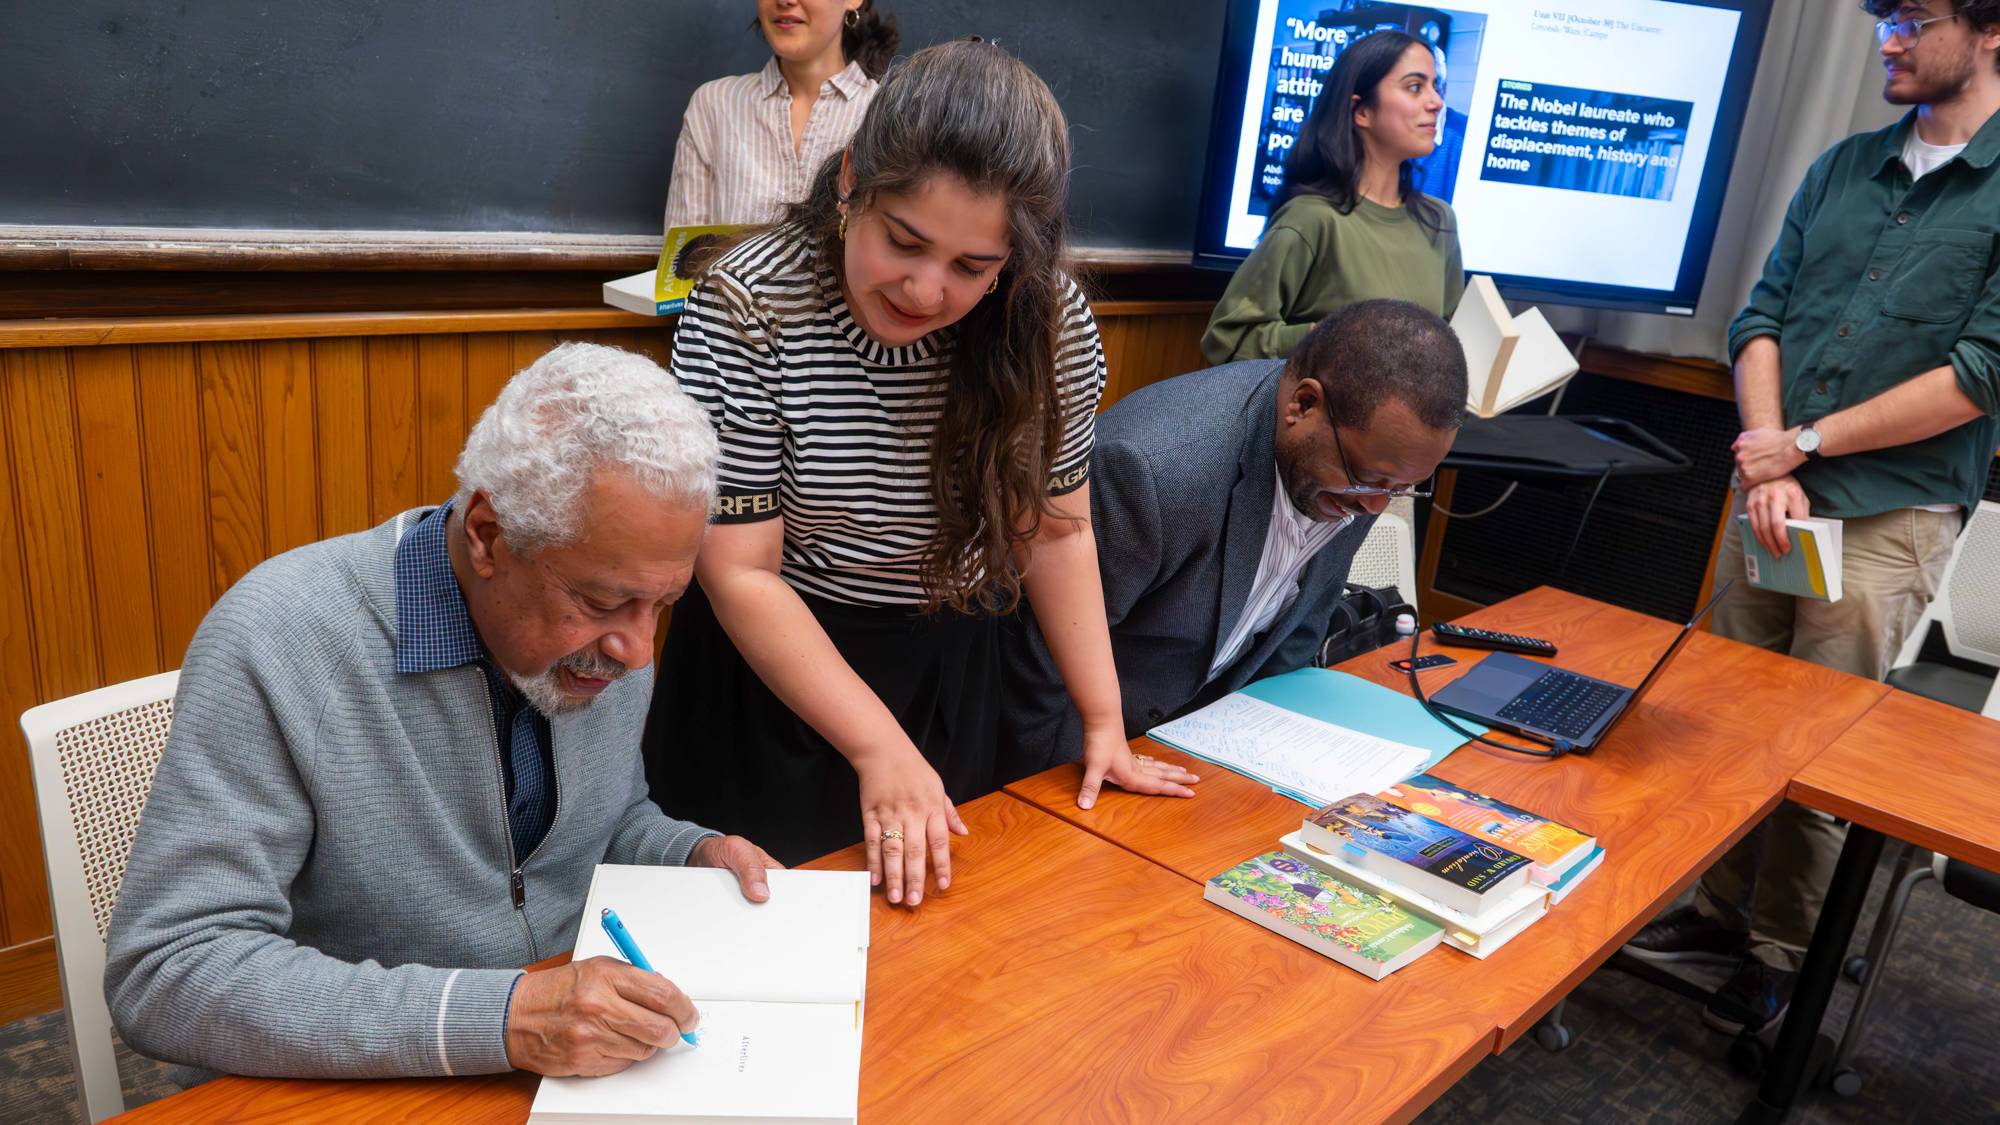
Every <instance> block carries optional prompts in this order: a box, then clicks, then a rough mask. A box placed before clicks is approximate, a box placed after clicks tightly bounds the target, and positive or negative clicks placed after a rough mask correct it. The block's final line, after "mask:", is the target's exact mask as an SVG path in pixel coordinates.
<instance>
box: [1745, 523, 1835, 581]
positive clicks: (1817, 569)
mask: <svg viewBox="0 0 2000 1125" xmlns="http://www.w3.org/2000/svg"><path fill="white" fill-rule="evenodd" d="M1840 526H1841V525H1840V521H1839V520H1786V521H1785V534H1786V535H1788V536H1790V537H1791V541H1792V549H1791V550H1789V551H1787V552H1785V555H1784V557H1783V558H1780V557H1778V556H1777V555H1774V554H1772V553H1771V552H1769V551H1767V550H1765V549H1764V545H1763V544H1762V543H1759V542H1757V534H1756V533H1755V532H1753V531H1751V530H1750V517H1749V516H1747V515H1744V516H1737V517H1736V533H1737V534H1738V535H1740V536H1742V537H1743V573H1744V577H1745V578H1747V579H1749V580H1750V584H1751V585H1752V586H1755V587H1757V588H1758V589H1760V590H1774V591H1776V592H1778V593H1780V594H1791V595H1792V596H1794V597H1800V598H1817V599H1818V600H1820V601H1823V602H1837V601H1839V600H1840Z"/></svg>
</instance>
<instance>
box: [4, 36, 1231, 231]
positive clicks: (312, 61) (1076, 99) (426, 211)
mask: <svg viewBox="0 0 2000 1125" xmlns="http://www.w3.org/2000/svg"><path fill="white" fill-rule="evenodd" d="M878 3H879V4H880V6H881V8H882V10H884V11H885V12H887V13H889V14H893V15H894V16H895V17H896V18H897V20H898V24H899V26H900V28H901V30H902V32H903V44H904V47H903V51H904V53H906V54H907V53H908V52H909V51H911V50H914V49H916V48H918V47H921V46H923V45H925V44H928V43H934V42H938V41H941V40H944V39H949V38H953V37H956V36H961V35H966V34H980V35H984V36H986V37H987V38H989V39H993V40H996V41H998V42H999V43H1000V44H1001V45H1002V46H1004V47H1006V48H1008V49H1009V50H1012V51H1013V52H1014V53H1015V54H1017V55H1019V56H1020V57H1021V58H1023V59H1024V60H1026V61H1027V62H1028V63H1029V64H1030V65H1031V66H1033V67H1034V68H1035V69H1036V71H1037V72H1039V73H1040V74H1041V75H1042V76H1043V78H1044V79H1046V80H1047V81H1048V83H1049V85H1050V87H1051V88H1052V89H1053V90H1054V91H1055V93H1056V96H1057V97H1058V98H1059V99H1060V100H1061V102H1062V104H1063V107H1064V110H1065V111H1066V112H1067V113H1068V115H1069V120H1070V124H1071V126H1072V132H1073V135H1074V138H1075V141H1074V150H1075V159H1076V172H1075V178H1074V181H1073V188H1072V198H1073V205H1072V210H1073V215H1074V218H1075V221H1076V236H1077V241H1078V243H1079V244H1080V245H1085V246H1095V247H1129V248H1135V249H1152V250H1186V249H1188V248H1189V247H1190V245H1191V242H1192V237H1193V229H1194V217H1195V208H1196V204H1197V202H1198V199H1199V195H1200V180H1201V171H1202V168H1201V164H1202V160H1203V153H1204V149H1205V145H1206V141H1207V136H1208V113H1209V104H1210V101H1211V96H1212V94H1213V92H1214V87H1215V73H1216V65H1217V61H1218V60H1217V52H1218V50H1219V43H1220V29H1221V22H1222V7H1223V6H1222V5H1221V4H1220V3H1217V2H1215V0H1088V2H1078V0H1026V2H1023V0H1009V2H1005V3H1000V2H994V0H984V2H978V3H974V2H969V0H955V2H954V0H947V2H941V3H940V2H934V0H878ZM755 10H756V7H755V5H754V4H753V3H751V2H750V0H733V2H725V0H664V2H663V0H591V2H588V3H577V2H569V3H565V2H551V0H483V2H480V3H470V2H464V0H460V2H457V3H426V2H421V0H393V2H377V0H338V2H314V3H303V4H291V3H269V2H260V3H245V2H241V0H198V2H192V3H188V2H184V3H178V4H166V3H158V2H141V0H125V2H117V0H65V2H64V3H60V4H25V3H24V4H17V5H10V6H9V14H8V16H7V20H6V25H7V26H6V30H5V32H4V33H0V105H5V106H6V107H7V111H6V112H5V113H4V114H0V152H4V153H6V154H7V157H6V163H7V165H8V168H7V169H6V171H5V173H4V174H0V223H6V224H25V225H32V226H92V227H128V226H138V227H160V226H164V227H183V226H187V227H227V228H238V229H257V230H273V229H276V230H294V229H296V230H433V231H439V230H441V231H480V232H508V231H524V232H525V231H546V232H558V233H565V234H644V233H654V232H657V231H658V229H659V223H660V212H661V208H662V206H663V204H664V201H665V198H666V190H667V183H668V180H669V178H670V176H671V170H672V166H673V150H674V140H675V136H676V134H677V133H678V131H679V128H680V118H681V112H682V110H683V109H684V108H685V106H686V104H687V100H688V95H689V94H690V93H692V92H693V90H694V88H695V87H696V86H697V85H699V84H700V83H702V82H704V81H707V80H708V79H711V78H718V77H721V76H723V75H727V74H737V73H744V72H748V71H753V70H756V69H758V68H759V67H761V66H762V65H763V63H764V61H765V60H766V59H767V58H769V52H768V49H766V48H765V46H764V44H763V41H762V39H761V38H759V37H758V35H757V33H756V32H755V31H754V30H751V28H750V26H749V25H750V22H751V20H752V18H753V17H754V15H755Z"/></svg>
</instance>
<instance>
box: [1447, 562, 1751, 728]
mask: <svg viewBox="0 0 2000 1125" xmlns="http://www.w3.org/2000/svg"><path fill="white" fill-rule="evenodd" d="M1735 584H1736V580H1735V579H1733V578H1732V579H1730V580H1729V581H1727V582H1725V583H1723V584H1722V588H1721V589H1719V590H1717V591H1716V592H1715V594H1714V595H1713V596H1711V597H1710V598H1709V599H1708V601H1707V602H1706V603H1704V604H1703V605H1702V607H1701V608H1700V609H1698V610H1695V611H1694V616H1693V617H1690V618H1688V623H1687V624H1686V625H1683V626H1681V633H1680V636H1678V637H1675V638H1674V643H1673V644H1670V645H1668V646H1667V651H1665V652H1663V653H1661V654H1660V659H1659V660H1657V661H1655V662H1654V664H1653V670H1652V671H1650V672H1648V673H1646V678H1645V679H1643V680H1641V681H1639V686H1638V687H1636V688H1628V687H1620V686H1619V685H1617V684H1614V683H1608V682H1606V681H1604V680H1600V679H1597V678H1595V677H1593V676H1579V675H1577V674H1576V673H1575V672H1566V671H1564V670H1563V669H1561V668H1556V667H1552V666H1550V665H1547V664H1542V663H1540V662H1538V661H1534V660H1530V659H1528V658H1527V657H1525V656H1516V655H1514V654H1513V653H1511V652H1496V653H1493V654H1491V655H1490V656H1488V657H1487V658H1486V659H1484V660H1481V661H1480V662H1479V663H1477V664H1475V665H1473V666H1472V669H1471V670H1470V671H1468V672H1467V673H1466V674H1465V675H1463V676H1460V677H1459V678H1458V679H1456V680H1453V681H1452V682H1451V683H1449V684H1446V685H1445V686H1444V687H1442V688H1439V689H1438V691H1437V694H1435V695H1433V696H1431V702H1432V703H1435V704H1437V705H1438V706H1439V707H1442V708H1443V709H1445V710H1446V711H1449V712H1451V713H1452V714H1454V715H1463V716H1464V717H1466V718H1468V719H1476V720H1478V721H1479V722H1482V723H1485V724H1486V725H1488V726H1492V727H1499V728H1500V729H1502V730H1510V731H1513V732H1514V733H1515V734H1519V735H1524V736H1526V737H1528V738H1532V739H1534V740H1536V741H1537V742H1546V743H1549V744H1550V745H1555V744H1556V743H1558V742H1567V743H1569V745H1570V747H1571V749H1573V750H1579V751H1587V750H1591V749H1594V748H1595V747H1596V746H1597V744H1598V743H1599V742H1601V741H1603V739H1604V736H1605V735H1607V734H1610V733H1611V728H1612V727H1613V726H1614V725H1616V724H1617V722H1618V720H1619V719H1621V718H1623V717H1624V716H1625V715H1626V714H1627V713H1629V712H1630V711H1631V710H1632V707H1633V705H1634V704H1636V703H1638V702H1639V697H1640V696H1642V695H1644V694H1646V690H1647V689H1648V688H1650V687H1652V686H1653V683H1654V681H1656V680H1658V679H1659V678H1660V673H1661V672H1664V671H1666V668H1667V664H1668V662H1669V661H1671V660H1673V658H1674V656H1675V654H1676V653H1679V652H1680V650H1681V649H1683V648H1685V647H1687V642H1688V638H1689V637H1691V636H1693V635H1694V627H1695V626H1696V625H1699V624H1700V623H1701V619H1702V618H1704V617H1706V616H1708V611H1709V610H1710V609H1712V608H1714V606H1715V603H1716V602H1717V601H1719V600H1721V598H1722V595H1724V594H1726V593H1728V592H1729V588H1730V587H1731V586H1734V585H1735Z"/></svg>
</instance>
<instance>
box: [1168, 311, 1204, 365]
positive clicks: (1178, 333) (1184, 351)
mask: <svg viewBox="0 0 2000 1125" xmlns="http://www.w3.org/2000/svg"><path fill="white" fill-rule="evenodd" d="M1176 319H1178V320H1179V321H1180V324H1179V326H1178V327H1177V328H1176V329H1175V331H1174V339H1176V340H1177V341H1179V343H1180V351H1179V352H1178V353H1177V354H1176V355H1175V356H1174V363H1173V367H1174V372H1175V373H1176V374H1179V373H1180V372H1183V371H1199V370H1201V369H1202V368H1204V367H1206V366H1208V360H1207V359H1205V358H1203V357H1202V354H1201V337H1202V335H1203V333H1206V332H1207V331H1208V317H1206V316H1201V315H1194V316H1190V315H1188V314H1185V313H1183V314H1181V315H1180V316H1179V317H1177V318H1176Z"/></svg>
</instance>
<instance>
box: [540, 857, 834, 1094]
mask: <svg viewBox="0 0 2000 1125" xmlns="http://www.w3.org/2000/svg"><path fill="white" fill-rule="evenodd" d="M767 880H768V882H769V884H770V888H771V897H770V900H769V901H767V902H762V903H753V902H750V901H748V900H746V899H745V898H744V897H743V893H742V891H741V890H740V889H738V886H737V883H736V877H735V876H734V875H732V874H730V873H729V872H728V871H724V870H720V869H717V868H707V867H631V866H620V865H613V864H601V865H599V866H598V868H597V873H596V875H595V877H594V878H593V879H592V880H591V884H590V895H589V897H588V898H587V899H586V900H585V901H584V908H583V918H582V921H581V923H580V924H579V927H578V931H577V940H576V952H575V959H576V960H578V961H581V960H583V959H585V958H588V957H598V956H604V957H620V955H619V953H618V950H617V947H616V945H615V944H614V943H613V941H612V939H611V937H610V936H609V935H607V934H606V933H605V932H604V927H603V925H602V924H601V923H600V916H601V913H602V911H603V910H604V908H605V907H611V908H613V909H614V910H616V911H617V912H618V914H619V915H620V916H621V917H622V918H623V920H624V924H625V926H626V927H627V929H628V931H629V933H630V935H631V940H632V941H633V942H634V944H636V945H637V946H638V947H639V948H640V949H641V950H642V951H643V952H644V953H645V956H646V959H647V960H648V961H650V962H652V965H653V968H654V969H655V970H657V971H658V972H659V973H660V974H661V975H662V976H664V977H666V978H667V979H668V980H671V981H673V982H674V983H675V984H676V985H678V986H679V987H680V989H681V991H682V992H684V993H686V994H687V996H688V998H689V999H690V1000H692V1001H694V1004H695V1008H696V1009H697V1010H698V1012H699V1015H700V1030H699V1039H700V1045H699V1046H689V1045H686V1044H680V1043H676V1044H674V1045H673V1046H670V1047H667V1048H665V1049H663V1050H661V1051H659V1052H658V1053H657V1054H655V1055H653V1057H651V1058H649V1059H645V1060H642V1061H640V1062H636V1063H634V1064H632V1066H630V1067H629V1068H627V1069H625V1070H623V1071H620V1072H619V1073H617V1074H611V1075H606V1076H604V1077H602V1078H544V1079H542V1083H541V1087H540V1088H539V1089H538V1090H537V1091H536V1092H535V1102H534V1106H533V1108H532V1110H531V1111H530V1113H529V1117H528V1121H529V1122H530V1125H597V1123H617V1125H639V1123H645V1125H669V1123H673V1125H685V1123H688V1122H700V1123H703V1125H750V1123H753V1122H784V1123H787V1125H805V1123H808V1122H810V1123H814V1125H818V1123H822V1122H827V1123H831V1122H852V1121H853V1120H854V1118H855V1114H856V1112H857V1109H858V1106H859V1104H860V1089H861V1017H862V999H863V995H864V992H865V989H866V987H867V978H868V909H869V902H868V898H869V896H868V873H867V872H865V871H771V872H769V873H768V875H767ZM620 959H621V960H622V959H623V958H622V957H620Z"/></svg>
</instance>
